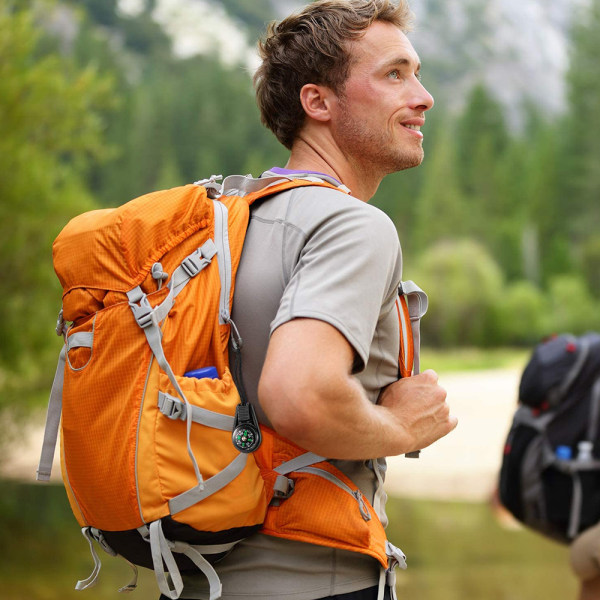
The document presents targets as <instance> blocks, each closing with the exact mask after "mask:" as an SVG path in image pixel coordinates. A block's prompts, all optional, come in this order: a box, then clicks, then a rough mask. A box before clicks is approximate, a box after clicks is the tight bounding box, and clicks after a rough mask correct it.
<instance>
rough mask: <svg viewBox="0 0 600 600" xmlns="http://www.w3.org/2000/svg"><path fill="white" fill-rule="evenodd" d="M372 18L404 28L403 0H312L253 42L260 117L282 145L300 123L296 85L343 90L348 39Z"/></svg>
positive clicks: (348, 57) (291, 139)
mask: <svg viewBox="0 0 600 600" xmlns="http://www.w3.org/2000/svg"><path fill="white" fill-rule="evenodd" d="M374 21H386V22H389V23H392V24H393V25H395V26H396V27H398V28H399V29H401V30H402V31H404V32H406V31H408V30H409V29H410V26H411V22H412V13H411V11H410V9H409V7H408V4H407V2H406V0H396V1H392V0H317V1H316V2H314V3H312V4H309V5H308V6H306V7H305V8H304V9H303V10H302V11H300V12H298V13H295V14H292V15H291V16H289V17H288V18H286V19H284V20H283V21H281V22H280V23H275V22H274V23H271V24H270V25H269V26H268V29H267V33H266V36H265V38H264V39H263V40H261V41H259V43H258V49H259V53H260V57H261V58H262V64H261V65H260V67H259V68H258V70H257V71H256V74H255V75H254V85H255V87H256V100H257V103H258V107H259V109H260V113H261V120H262V122H263V124H264V125H266V126H267V127H268V128H269V129H270V130H271V131H272V132H273V133H274V134H275V136H276V137H277V139H278V140H279V141H280V142H281V143H282V144H283V145H284V146H285V147H286V148H288V149H291V147H292V144H293V142H294V140H295V138H296V136H297V135H298V132H299V131H300V129H301V128H302V125H303V124H304V119H305V117H306V114H305V112H304V109H303V108H302V104H301V102H300V90H301V89H302V87H303V86H304V85H306V84H307V83H314V84H317V85H325V86H327V87H329V88H331V89H332V90H333V92H334V93H335V94H337V95H341V94H343V91H344V85H345V83H346V80H347V78H348V75H349V73H350V68H351V66H352V64H351V54H350V52H349V48H348V45H349V42H352V41H353V40H357V39H359V38H360V37H362V36H363V35H364V33H365V30H366V29H367V28H368V27H369V26H370V25H371V24H372V23H373V22H374Z"/></svg>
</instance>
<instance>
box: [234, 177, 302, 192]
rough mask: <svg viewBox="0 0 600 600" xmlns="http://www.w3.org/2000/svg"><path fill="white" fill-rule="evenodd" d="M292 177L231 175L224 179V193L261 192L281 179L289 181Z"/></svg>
mask: <svg viewBox="0 0 600 600" xmlns="http://www.w3.org/2000/svg"><path fill="white" fill-rule="evenodd" d="M290 179H291V177H287V176H285V175H277V176H274V177H258V178H254V177H248V176H246V175H229V176H228V177H225V179H224V180H223V195H225V196H246V195H248V194H251V193H253V192H259V191H260V190H262V189H264V188H266V187H267V186H269V185H273V184H275V183H279V182H280V181H289V180H290Z"/></svg>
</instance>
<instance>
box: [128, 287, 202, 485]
mask: <svg viewBox="0 0 600 600" xmlns="http://www.w3.org/2000/svg"><path fill="white" fill-rule="evenodd" d="M137 290H139V288H136V289H135V290H131V292H128V293H127V296H128V297H130V298H131V297H137V294H135V295H134V292H136V291H137ZM140 291H141V290H140ZM144 301H145V303H146V304H148V306H149V304H150V303H149V302H148V299H147V298H146V295H145V294H144V296H143V301H142V302H141V304H140V305H141V306H143V305H144ZM129 305H130V306H131V308H132V310H133V314H134V316H135V315H136V310H135V309H136V308H139V305H137V304H134V303H133V302H132V301H131V300H130V302H129ZM150 310H151V312H152V309H150ZM137 320H138V324H140V327H141V328H142V331H143V332H144V335H145V336H146V340H147V341H148V345H149V346H150V348H151V349H152V354H154V356H155V358H156V361H157V362H158V364H159V365H160V367H161V369H162V370H163V371H164V372H165V373H166V374H167V376H168V377H169V381H170V382H171V384H172V385H173V387H174V388H175V389H176V390H177V393H178V394H179V395H180V396H181V399H182V400H183V401H184V402H185V405H186V407H187V408H188V411H187V417H186V435H187V450H188V454H189V456H190V459H191V460H192V465H193V467H194V473H195V474H196V479H197V480H198V485H200V486H202V482H203V479H202V475H201V473H200V467H199V466H198V461H197V460H196V457H195V456H194V452H193V451H192V446H191V443H190V435H191V431H192V411H191V410H189V409H191V404H190V403H189V401H188V399H187V398H186V397H185V394H184V393H183V390H182V389H181V386H180V385H179V383H178V381H177V378H176V377H175V373H173V369H171V365H170V364H169V363H168V361H167V358H166V356H165V353H164V350H163V347H162V334H161V331H160V328H159V326H158V323H157V322H155V321H154V319H153V318H149V319H148V320H147V321H145V322H144V325H145V326H144V325H142V324H141V323H140V320H139V319H137Z"/></svg>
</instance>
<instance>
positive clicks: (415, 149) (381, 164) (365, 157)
mask: <svg viewBox="0 0 600 600" xmlns="http://www.w3.org/2000/svg"><path fill="white" fill-rule="evenodd" d="M398 127H401V125H398ZM337 137H338V144H339V145H340V148H342V149H343V151H344V153H345V154H346V156H347V157H348V158H351V159H352V160H353V162H355V163H357V164H359V165H361V166H363V167H364V170H366V171H370V172H379V173H381V175H382V176H384V175H389V174H391V173H396V172H398V171H404V170H405V169H411V168H412V167H418V166H419V165H420V164H421V162H423V158H424V152H423V146H422V145H421V144H420V143H419V141H418V140H416V139H415V140H412V139H409V140H407V143H406V144H404V145H400V144H399V142H398V140H396V139H394V136H393V134H392V133H391V132H389V131H388V130H386V131H385V132H384V133H383V134H381V132H378V131H375V130H373V129H371V128H369V127H368V125H367V123H365V122H364V121H359V120H358V119H355V118H352V117H350V116H349V114H348V111H347V110H346V109H345V108H343V116H342V119H341V121H340V122H339V125H338V127H337Z"/></svg>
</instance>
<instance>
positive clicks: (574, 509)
mask: <svg viewBox="0 0 600 600" xmlns="http://www.w3.org/2000/svg"><path fill="white" fill-rule="evenodd" d="M572 478H573V498H572V499H571V512H570V514H569V529H568V531H567V536H568V537H569V539H573V538H575V536H576V535H577V533H578V532H579V522H580V516H581V505H582V503H583V489H582V486H581V477H580V475H579V473H578V472H577V471H574V472H573V473H572Z"/></svg>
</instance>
